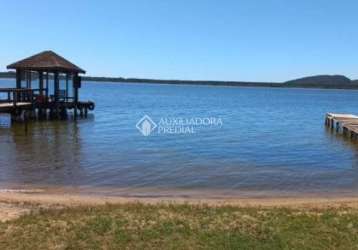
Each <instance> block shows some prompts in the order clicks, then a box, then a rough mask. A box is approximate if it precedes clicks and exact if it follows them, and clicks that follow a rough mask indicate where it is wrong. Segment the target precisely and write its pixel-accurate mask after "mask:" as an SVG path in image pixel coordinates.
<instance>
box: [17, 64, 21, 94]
mask: <svg viewBox="0 0 358 250" xmlns="http://www.w3.org/2000/svg"><path fill="white" fill-rule="evenodd" d="M16 88H17V89H20V88H21V70H19V69H17V70H16Z"/></svg>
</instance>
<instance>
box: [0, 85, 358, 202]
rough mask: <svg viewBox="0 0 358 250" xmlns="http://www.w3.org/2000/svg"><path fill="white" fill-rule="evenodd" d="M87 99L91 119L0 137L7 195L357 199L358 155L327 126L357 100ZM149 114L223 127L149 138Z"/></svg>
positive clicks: (298, 94) (124, 91) (216, 93)
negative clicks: (57, 190) (16, 191)
mask: <svg viewBox="0 0 358 250" xmlns="http://www.w3.org/2000/svg"><path fill="white" fill-rule="evenodd" d="M14 84H15V83H14V81H12V80H0V87H5V86H13V85H14ZM81 99H82V100H93V101H95V102H96V110H95V112H93V115H92V116H90V118H89V119H86V120H80V121H78V122H73V121H71V122H69V121H65V122H36V123H32V124H30V125H29V129H28V133H27V134H25V132H24V127H23V125H15V126H13V127H12V128H11V129H0V186H1V187H12V186H22V185H24V186H41V187H71V188H79V189H81V188H92V189H93V190H95V189H98V190H99V189H101V190H102V189H103V190H105V189H107V190H112V191H111V192H113V190H116V189H118V190H124V189H125V190H127V192H128V194H130V193H131V190H132V191H133V190H137V192H138V190H142V191H143V190H146V193H147V194H148V195H157V194H159V192H164V191H165V192H167V193H169V194H170V193H171V192H173V193H174V192H175V191H177V190H180V191H181V192H184V193H185V192H188V193H190V192H207V193H208V192H209V193H210V192H212V193H215V192H217V193H222V194H235V193H240V192H242V193H244V192H259V193H261V194H272V193H274V194H293V193H325V194H331V193H335V194H346V193H350V194H355V193H357V194H358V192H357V191H358V154H357V152H358V146H357V145H356V144H354V143H352V142H350V141H347V140H344V139H343V138H342V137H341V136H337V135H334V134H332V133H330V132H329V131H327V130H326V128H325V127H324V124H323V123H324V115H325V113H326V112H343V113H355V114H357V113H358V92H357V91H352V90H349V91H347V90H316V89H276V88H241V87H237V88H235V87H211V86H180V85H171V86H170V85H154V84H153V85H152V84H124V83H123V84H113V83H94V82H88V83H84V84H83V88H82V89H81ZM145 114H147V115H149V116H150V117H151V118H152V119H153V120H154V121H155V122H157V121H159V120H160V119H161V118H162V117H184V118H186V117H187V118H191V117H217V118H220V119H221V120H222V122H223V125H222V126H221V127H220V126H219V127H216V126H213V127H205V128H202V129H200V130H198V131H196V133H195V134H158V133H153V134H152V135H150V136H148V137H145V136H143V135H142V134H141V133H140V132H139V131H138V130H137V128H136V127H135V125H136V123H137V122H138V120H140V119H141V118H142V117H143V116H144V115H145ZM133 192H134V191H133Z"/></svg>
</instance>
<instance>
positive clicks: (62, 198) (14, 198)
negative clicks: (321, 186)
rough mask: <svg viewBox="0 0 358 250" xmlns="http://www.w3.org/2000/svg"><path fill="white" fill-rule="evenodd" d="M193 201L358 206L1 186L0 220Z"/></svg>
mask: <svg viewBox="0 0 358 250" xmlns="http://www.w3.org/2000/svg"><path fill="white" fill-rule="evenodd" d="M128 203H142V204H163V203H164V204H192V205H207V206H237V207H260V208H273V207H285V208H294V209H327V208H342V207H344V208H358V198H357V197H348V196H347V197H337V196H330V197H319V196H311V197H302V196H301V197H263V198H247V197H224V198H203V199H201V198H198V197H185V198H182V197H170V196H168V197H164V196H162V197H123V196H106V195H87V194H70V193H53V192H46V191H43V190H36V189H34V190H10V189H9V190H2V191H0V220H1V221H6V220H11V219H15V218H18V217H19V216H21V215H24V214H26V213H30V212H31V211H36V210H39V209H48V208H65V207H76V206H101V205H106V204H128Z"/></svg>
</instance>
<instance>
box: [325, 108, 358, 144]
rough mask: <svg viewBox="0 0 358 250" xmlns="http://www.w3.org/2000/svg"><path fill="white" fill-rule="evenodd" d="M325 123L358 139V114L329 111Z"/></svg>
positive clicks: (337, 131)
mask: <svg viewBox="0 0 358 250" xmlns="http://www.w3.org/2000/svg"><path fill="white" fill-rule="evenodd" d="M325 125H326V126H327V127H329V128H330V129H332V130H333V131H335V132H336V133H342V134H343V135H344V136H347V137H349V138H351V139H354V140H356V139H358V116H356V115H352V114H334V113H327V114H326V119H325Z"/></svg>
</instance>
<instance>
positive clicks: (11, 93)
mask: <svg viewBox="0 0 358 250" xmlns="http://www.w3.org/2000/svg"><path fill="white" fill-rule="evenodd" d="M7 68H8V69H15V70H16V87H15V88H0V113H9V114H11V117H12V120H14V121H23V120H24V118H25V119H27V118H37V119H65V118H66V117H67V116H68V111H69V110H73V116H74V118H75V119H76V118H77V117H78V115H80V116H81V117H87V114H88V111H89V110H93V109H94V108H95V104H94V102H91V101H80V100H79V89H80V88H81V85H82V84H81V77H80V74H85V73H86V72H85V71H84V70H83V69H81V68H79V67H78V66H76V65H75V64H73V63H71V62H69V61H68V60H66V59H65V58H63V57H61V56H59V55H58V54H56V53H54V52H53V51H44V52H41V53H39V54H36V55H34V56H31V57H28V58H26V59H23V60H21V61H18V62H16V63H13V64H10V65H8V66H7ZM61 79H62V80H64V81H65V86H64V87H62V88H61V86H60V80H61ZM33 80H38V86H37V87H36V88H34V87H33V86H32V84H33ZM50 89H52V93H51V91H50Z"/></svg>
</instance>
